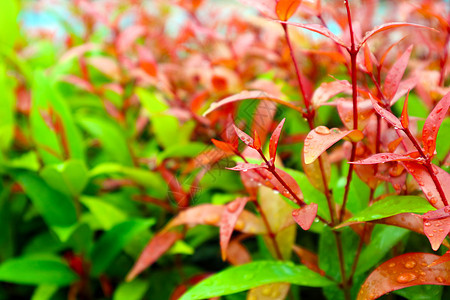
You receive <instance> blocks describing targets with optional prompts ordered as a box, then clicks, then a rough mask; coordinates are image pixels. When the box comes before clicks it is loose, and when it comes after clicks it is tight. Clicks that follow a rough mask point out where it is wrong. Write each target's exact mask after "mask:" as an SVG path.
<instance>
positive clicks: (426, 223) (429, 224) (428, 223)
mask: <svg viewBox="0 0 450 300" xmlns="http://www.w3.org/2000/svg"><path fill="white" fill-rule="evenodd" d="M423 225H425V226H427V227H428V226H431V223H430V222H425V223H423Z"/></svg>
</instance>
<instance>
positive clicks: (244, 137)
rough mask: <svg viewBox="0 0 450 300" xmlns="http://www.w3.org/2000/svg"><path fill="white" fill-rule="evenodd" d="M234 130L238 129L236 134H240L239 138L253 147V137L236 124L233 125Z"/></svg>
mask: <svg viewBox="0 0 450 300" xmlns="http://www.w3.org/2000/svg"><path fill="white" fill-rule="evenodd" d="M233 128H234V131H236V134H237V135H238V137H239V139H240V140H241V141H243V142H244V143H245V144H246V145H247V146H249V147H252V148H253V139H252V137H251V136H249V135H248V134H246V133H245V132H243V131H242V130H240V129H239V128H237V127H236V126H235V125H233Z"/></svg>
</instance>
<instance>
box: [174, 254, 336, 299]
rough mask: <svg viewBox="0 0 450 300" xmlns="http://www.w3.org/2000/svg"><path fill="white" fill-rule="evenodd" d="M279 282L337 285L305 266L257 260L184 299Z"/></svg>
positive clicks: (199, 286) (201, 286) (224, 273)
mask: <svg viewBox="0 0 450 300" xmlns="http://www.w3.org/2000/svg"><path fill="white" fill-rule="evenodd" d="M277 282H286V283H292V284H296V285H304V286H313V287H320V286H329V285H333V284H334V283H333V282H332V281H330V280H328V279H326V278H325V277H322V276H320V275H319V274H317V273H315V272H313V271H311V270H309V269H308V268H306V267H305V266H296V265H294V264H292V263H285V262H279V261H257V262H252V263H249V264H246V265H241V266H235V267H231V268H228V269H226V270H224V271H221V272H219V273H217V274H214V275H212V276H211V277H208V278H207V279H205V280H203V281H201V282H200V283H199V284H197V285H196V286H194V287H193V288H191V289H190V290H188V292H187V293H186V294H184V295H183V296H182V297H181V298H180V300H188V299H190V300H194V299H205V298H211V297H218V296H222V295H229V294H234V293H237V292H242V291H245V290H249V289H251V288H254V287H256V286H261V285H265V284H270V283H277Z"/></svg>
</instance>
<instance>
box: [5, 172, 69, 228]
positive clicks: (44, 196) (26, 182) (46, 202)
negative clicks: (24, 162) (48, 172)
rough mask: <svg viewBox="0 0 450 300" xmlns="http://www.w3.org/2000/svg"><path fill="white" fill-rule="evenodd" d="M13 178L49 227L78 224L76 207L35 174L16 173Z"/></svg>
mask: <svg viewBox="0 0 450 300" xmlns="http://www.w3.org/2000/svg"><path fill="white" fill-rule="evenodd" d="M13 176H14V178H15V179H16V180H17V181H18V182H19V184H20V185H21V186H22V187H23V189H24V190H25V193H26V194H27V196H28V197H29V198H30V199H31V202H33V205H34V206H35V207H36V209H37V210H38V211H39V213H40V214H41V215H42V217H43V218H44V220H45V221H46V222H47V224H48V225H50V226H52V227H70V226H71V225H72V224H74V223H75V222H76V220H77V217H76V211H75V205H74V203H73V202H72V200H71V199H70V198H69V197H67V196H66V195H64V194H61V193H60V192H58V191H56V190H54V189H52V188H51V187H49V186H48V185H47V183H46V182H45V181H44V180H43V179H42V178H40V177H39V176H38V175H36V174H35V173H32V172H28V171H16V172H14V173H13Z"/></svg>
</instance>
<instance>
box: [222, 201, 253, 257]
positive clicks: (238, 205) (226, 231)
mask: <svg viewBox="0 0 450 300" xmlns="http://www.w3.org/2000/svg"><path fill="white" fill-rule="evenodd" d="M247 201H248V198H247V197H242V198H237V199H236V200H234V201H232V202H230V203H228V204H227V205H226V209H225V210H224V211H223V213H222V218H221V220H220V249H221V252H222V259H223V260H225V259H226V257H227V248H228V243H229V242H230V238H231V235H232V234H233V229H234V227H235V226H236V222H237V220H238V218H239V215H240V214H241V213H242V211H243V210H244V207H245V204H247Z"/></svg>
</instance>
